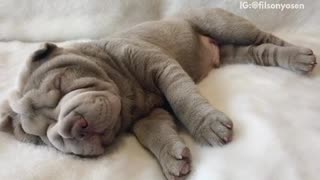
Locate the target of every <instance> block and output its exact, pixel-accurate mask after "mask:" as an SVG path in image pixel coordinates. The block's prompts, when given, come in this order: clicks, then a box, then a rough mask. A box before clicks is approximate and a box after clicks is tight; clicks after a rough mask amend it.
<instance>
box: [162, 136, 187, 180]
mask: <svg viewBox="0 0 320 180" xmlns="http://www.w3.org/2000/svg"><path fill="white" fill-rule="evenodd" d="M159 160H160V164H161V167H162V170H163V173H164V175H165V176H166V178H167V179H168V180H184V179H185V178H186V176H187V175H188V174H189V173H190V171H191V154H190V150H189V148H188V147H187V146H186V145H185V144H184V143H182V142H179V141H176V142H174V143H170V144H167V145H166V146H165V147H164V148H163V149H162V150H161V152H160V158H159Z"/></svg>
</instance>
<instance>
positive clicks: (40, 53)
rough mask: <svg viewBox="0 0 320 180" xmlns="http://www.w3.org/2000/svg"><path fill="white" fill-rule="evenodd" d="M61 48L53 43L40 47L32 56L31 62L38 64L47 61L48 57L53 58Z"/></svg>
mask: <svg viewBox="0 0 320 180" xmlns="http://www.w3.org/2000/svg"><path fill="white" fill-rule="evenodd" d="M59 49H60V48H59V47H58V46H57V45H55V44H52V43H44V44H42V45H40V47H39V49H38V50H36V51H35V52H34V53H33V54H32V55H31V61H32V62H37V61H40V60H43V59H47V58H48V57H50V56H52V55H53V54H55V52H57V50H59Z"/></svg>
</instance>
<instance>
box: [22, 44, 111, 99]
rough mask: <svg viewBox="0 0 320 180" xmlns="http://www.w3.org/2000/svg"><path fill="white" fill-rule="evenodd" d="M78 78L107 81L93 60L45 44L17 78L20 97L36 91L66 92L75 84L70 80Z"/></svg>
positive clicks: (34, 54) (77, 53)
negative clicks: (33, 90)
mask: <svg viewBox="0 0 320 180" xmlns="http://www.w3.org/2000/svg"><path fill="white" fill-rule="evenodd" d="M82 77H85V78H94V79H103V80H106V81H110V79H109V78H108V76H107V75H106V74H105V72H104V71H103V70H102V69H100V67H99V65H98V64H96V62H95V61H94V60H93V59H89V58H88V57H85V56H83V55H81V53H80V52H77V51H75V50H68V49H63V48H60V47H57V46H56V45H54V44H50V43H46V44H44V45H42V46H41V47H40V49H38V50H37V51H35V52H34V53H33V54H32V55H31V58H30V59H29V61H28V63H27V66H26V69H25V71H24V72H23V73H22V75H21V80H20V85H21V86H20V88H21V89H20V91H21V92H22V93H23V94H24V93H26V92H28V91H30V90H31V89H39V88H44V89H47V90H50V89H59V90H61V91H70V90H72V88H74V87H72V85H73V84H76V83H75V82H74V81H75V80H77V79H81V78H82ZM88 82H91V83H94V82H95V81H88Z"/></svg>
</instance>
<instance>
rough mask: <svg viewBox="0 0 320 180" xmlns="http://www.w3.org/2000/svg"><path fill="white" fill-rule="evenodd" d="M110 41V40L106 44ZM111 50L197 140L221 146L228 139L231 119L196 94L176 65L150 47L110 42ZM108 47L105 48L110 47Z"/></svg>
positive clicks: (165, 55) (195, 88)
mask: <svg viewBox="0 0 320 180" xmlns="http://www.w3.org/2000/svg"><path fill="white" fill-rule="evenodd" d="M109 44H111V43H109ZM112 47H117V48H113V49H112V50H113V53H117V54H118V55H119V56H121V57H122V61H121V62H122V63H123V64H124V65H123V66H125V67H126V68H127V69H126V71H128V72H132V76H134V77H135V78H136V80H137V81H139V82H140V84H143V85H144V87H145V88H146V89H147V90H148V91H153V92H154V90H155V89H156V93H159V94H161V95H163V96H164V97H165V98H166V99H167V101H168V102H169V104H170V106H171V108H172V110H173V111H174V113H175V115H176V116H177V117H178V119H179V120H180V121H181V122H182V124H184V125H185V127H186V128H187V129H188V131H189V132H190V133H191V134H192V136H193V137H194V138H195V139H196V140H197V141H198V142H200V143H202V144H207V145H211V146H214V145H222V144H225V143H227V142H229V141H230V140H231V138H232V126H233V125H232V121H231V120H230V119H229V118H228V117H227V116H226V115H225V114H224V113H222V112H220V111H219V110H217V109H214V108H213V107H212V106H211V105H210V104H209V102H208V101H207V100H206V99H205V98H204V97H202V96H201V95H200V93H199V90H198V88H197V86H196V84H195V83H194V82H193V80H192V79H191V77H190V76H189V75H188V74H187V73H186V72H185V71H184V70H183V68H182V67H181V66H180V64H179V63H178V62H177V61H176V60H175V59H174V58H172V57H171V56H169V55H167V54H165V52H163V51H161V50H159V48H158V47H153V46H151V45H150V46H141V47H140V46H136V45H129V44H127V43H126V44H125V45H124V44H120V43H119V44H118V45H117V46H115V45H113V46H112ZM112 47H109V48H112Z"/></svg>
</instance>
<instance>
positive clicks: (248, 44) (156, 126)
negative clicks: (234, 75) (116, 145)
mask: <svg viewBox="0 0 320 180" xmlns="http://www.w3.org/2000/svg"><path fill="white" fill-rule="evenodd" d="M231 63H255V64H259V65H265V66H280V67H283V68H286V69H290V70H293V71H297V72H301V73H307V72H310V71H311V70H312V69H313V68H314V66H315V64H316V58H315V56H314V54H313V52H312V51H311V50H310V49H306V48H301V47H296V46H293V45H291V44H289V43H287V42H285V41H283V40H281V39H280V38H277V37H275V36H273V35H272V34H269V33H266V32H263V31H261V30H259V29H258V28H257V27H255V26H254V25H252V24H251V23H250V22H248V21H247V20H245V19H243V18H241V17H238V16H236V15H234V14H231V13H229V12H226V11H224V10H222V9H207V8H201V9H191V10H188V11H185V12H182V13H180V14H178V15H176V16H174V17H170V18H167V19H163V20H160V21H152V22H146V23H143V24H140V25H137V26H135V27H133V28H131V29H129V30H126V31H123V32H120V33H116V34H114V35H113V36H111V37H109V38H107V39H103V40H97V41H91V42H87V43H75V44H73V45H72V46H70V47H67V48H66V47H65V48H62V47H58V46H56V45H54V44H50V43H46V44H44V45H43V46H42V47H41V48H40V49H38V50H37V51H35V52H34V53H33V54H32V56H31V57H30V59H29V61H28V63H27V66H26V68H25V71H24V72H23V73H22V74H21V75H20V82H19V87H18V88H17V89H16V90H15V91H14V92H13V93H12V94H11V96H10V97H9V98H8V99H7V100H6V101H5V102H4V103H3V106H2V109H1V111H2V113H1V119H2V121H1V122H2V123H1V125H2V129H3V130H6V131H8V132H11V133H13V134H14V135H15V136H16V138H17V139H19V140H21V141H27V142H32V143H36V144H37V143H45V144H47V145H50V146H53V147H55V148H56V149H58V150H60V151H63V152H65V153H73V154H77V155H84V156H93V155H100V154H103V153H104V150H105V147H106V146H108V145H110V144H111V143H112V142H114V139H115V137H117V136H118V135H119V134H120V133H121V132H123V131H127V130H132V132H133V133H134V134H135V136H136V137H137V139H138V140H139V142H141V144H142V145H143V146H144V147H145V148H147V149H148V150H150V151H151V152H152V153H153V154H154V156H155V157H156V158H157V159H158V160H159V163H160V165H161V167H162V169H163V173H164V175H165V176H166V177H167V179H184V178H185V177H186V176H187V174H188V173H189V172H190V171H191V155H190V151H189V149H188V148H187V146H186V145H185V143H184V142H183V140H182V139H181V138H180V137H179V135H178V133H177V131H176V126H175V122H174V119H175V118H176V119H177V120H179V122H181V123H182V124H183V125H184V126H185V128H186V129H187V130H188V131H189V132H190V134H191V135H192V137H193V138H194V139H195V140H196V141H197V142H199V143H201V144H204V145H210V146H216V145H218V146H219V145H223V144H225V143H228V142H229V141H231V139H232V128H233V127H232V126H233V125H232V121H231V120H230V119H229V118H228V117H227V116H226V115H225V114H224V113H222V112H221V111H219V110H217V109H215V108H214V107H212V106H211V105H210V104H209V103H208V101H207V100H206V99H205V98H204V97H202V96H201V95H200V94H199V91H198V89H197V86H196V84H195V83H197V82H199V81H200V80H202V79H203V78H204V77H205V76H206V75H207V74H208V72H209V71H210V70H211V69H212V68H213V67H214V66H218V65H219V64H231Z"/></svg>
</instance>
